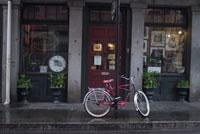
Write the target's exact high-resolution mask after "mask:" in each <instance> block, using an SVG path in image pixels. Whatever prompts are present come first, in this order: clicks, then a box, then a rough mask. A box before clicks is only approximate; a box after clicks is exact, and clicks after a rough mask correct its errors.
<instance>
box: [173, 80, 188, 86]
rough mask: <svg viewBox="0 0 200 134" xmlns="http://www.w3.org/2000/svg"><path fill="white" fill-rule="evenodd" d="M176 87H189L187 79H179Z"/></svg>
mask: <svg viewBox="0 0 200 134" xmlns="http://www.w3.org/2000/svg"><path fill="white" fill-rule="evenodd" d="M176 87H177V88H189V87H190V84H189V81H188V80H180V81H179V82H178V83H177V85H176Z"/></svg>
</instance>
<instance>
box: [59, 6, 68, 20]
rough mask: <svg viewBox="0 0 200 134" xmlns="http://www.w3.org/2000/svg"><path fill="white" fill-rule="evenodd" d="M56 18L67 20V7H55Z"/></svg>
mask: <svg viewBox="0 0 200 134" xmlns="http://www.w3.org/2000/svg"><path fill="white" fill-rule="evenodd" d="M57 19H58V20H68V7H67V6H58V7H57Z"/></svg>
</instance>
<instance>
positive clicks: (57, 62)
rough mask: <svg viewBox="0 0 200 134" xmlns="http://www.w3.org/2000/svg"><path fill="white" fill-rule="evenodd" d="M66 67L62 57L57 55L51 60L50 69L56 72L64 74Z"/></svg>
mask: <svg viewBox="0 0 200 134" xmlns="http://www.w3.org/2000/svg"><path fill="white" fill-rule="evenodd" d="M65 67H66V61H65V59H64V58H63V57H62V56H60V55H55V56H53V57H51V58H50V60H49V68H50V69H51V70H52V71H54V72H62V71H63V70H64V69H65Z"/></svg>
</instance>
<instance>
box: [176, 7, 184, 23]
mask: <svg viewBox="0 0 200 134" xmlns="http://www.w3.org/2000/svg"><path fill="white" fill-rule="evenodd" d="M183 16H184V15H183V13H182V11H181V10H178V11H176V23H177V24H183V23H184V19H183V18H184V17H183Z"/></svg>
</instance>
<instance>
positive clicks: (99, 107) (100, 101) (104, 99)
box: [84, 90, 111, 117]
mask: <svg viewBox="0 0 200 134" xmlns="http://www.w3.org/2000/svg"><path fill="white" fill-rule="evenodd" d="M84 107H85V109H86V111H87V113H88V114H89V115H91V116H93V117H103V116H105V115H106V114H107V113H108V112H109V111H110V109H111V99H110V96H109V95H108V94H107V93H106V92H105V91H103V90H93V91H91V92H90V93H89V94H88V95H87V96H86V98H85V103H84Z"/></svg>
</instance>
